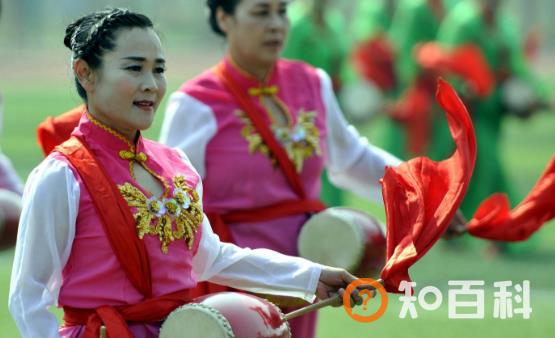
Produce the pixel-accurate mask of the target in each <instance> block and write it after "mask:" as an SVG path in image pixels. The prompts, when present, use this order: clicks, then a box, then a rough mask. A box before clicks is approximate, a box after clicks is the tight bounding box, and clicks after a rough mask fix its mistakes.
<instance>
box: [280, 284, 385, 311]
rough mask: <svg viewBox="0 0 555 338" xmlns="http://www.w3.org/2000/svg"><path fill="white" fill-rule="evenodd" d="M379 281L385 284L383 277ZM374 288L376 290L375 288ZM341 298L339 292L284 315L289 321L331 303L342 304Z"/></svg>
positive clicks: (334, 304)
mask: <svg viewBox="0 0 555 338" xmlns="http://www.w3.org/2000/svg"><path fill="white" fill-rule="evenodd" d="M377 282H378V283H380V284H382V285H383V280H382V279H378V280H377ZM373 290H375V288H374V289H373ZM341 298H343V297H342V296H340V295H339V294H336V295H335V296H333V297H330V298H328V299H325V300H323V301H320V302H318V303H314V304H310V305H308V306H305V307H303V308H300V309H298V310H295V311H291V312H289V313H287V314H285V315H284V317H285V320H287V321H289V320H291V319H293V318H297V317H299V316H302V315H305V314H307V313H309V312H312V311H316V310H319V309H321V308H324V307H326V306H329V305H332V306H337V305H341Z"/></svg>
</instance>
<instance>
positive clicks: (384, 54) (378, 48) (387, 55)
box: [352, 35, 397, 91]
mask: <svg viewBox="0 0 555 338" xmlns="http://www.w3.org/2000/svg"><path fill="white" fill-rule="evenodd" d="M352 60H353V64H354V66H355V68H356V70H357V72H358V73H359V74H361V75H362V76H363V77H364V78H365V79H366V80H369V81H372V82H374V83H375V84H376V85H377V86H378V87H379V88H380V89H381V90H383V91H388V90H391V89H393V88H394V87H395V86H396V85H397V77H396V75H395V56H394V54H393V47H392V46H391V43H390V42H389V41H388V40H387V39H386V38H385V36H383V35H380V36H377V37H374V38H372V39H369V40H367V41H364V42H362V43H360V44H359V45H357V46H356V47H355V50H354V52H353V54H352Z"/></svg>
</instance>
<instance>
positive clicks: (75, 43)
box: [64, 8, 153, 102]
mask: <svg viewBox="0 0 555 338" xmlns="http://www.w3.org/2000/svg"><path fill="white" fill-rule="evenodd" d="M135 27H138V28H152V27H153V26H152V21H150V19H149V18H148V17H146V16H145V15H142V14H139V13H134V12H131V11H129V10H128V9H122V8H109V9H105V10H102V11H97V12H93V13H91V14H89V15H85V16H83V17H81V18H79V19H77V20H75V21H74V22H73V23H71V24H70V25H69V26H67V28H66V34H65V37H64V45H66V47H67V48H69V49H70V50H71V52H72V60H76V59H82V60H84V61H86V62H87V64H88V65H89V67H91V69H98V68H100V67H101V65H102V56H103V55H104V53H105V52H106V51H111V50H113V49H114V47H115V45H114V40H115V35H116V32H117V31H119V30H120V29H123V28H135ZM75 85H76V87H77V93H79V96H81V98H82V99H83V100H84V101H85V102H86V101H87V93H86V92H85V89H84V88H83V87H82V86H81V84H80V83H79V81H78V80H77V76H76V77H75Z"/></svg>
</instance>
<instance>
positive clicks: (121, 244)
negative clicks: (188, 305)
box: [56, 136, 152, 298]
mask: <svg viewBox="0 0 555 338" xmlns="http://www.w3.org/2000/svg"><path fill="white" fill-rule="evenodd" d="M56 150H57V151H59V152H60V153H61V154H63V155H64V156H65V157H66V158H67V159H68V160H69V162H70V163H71V164H72V165H73V166H74V167H75V169H76V170H77V172H78V173H79V176H80V177H81V179H82V180H83V182H84V184H85V186H86V187H87V190H88V191H89V193H90V195H91V198H92V201H93V203H94V206H95V207H96V210H97V212H98V215H99V217H100V219H101V220H102V226H103V228H104V231H105V232H106V235H107V237H108V240H109V241H110V245H111V247H112V249H113V250H114V254H115V255H116V257H117V258H118V261H119V262H120V264H121V267H122V269H123V271H124V272H125V274H126V276H127V278H129V281H130V282H131V284H133V286H134V287H135V288H136V289H137V290H138V291H139V292H140V293H141V294H142V295H143V296H145V297H146V298H149V297H150V296H151V295H152V282H151V277H150V264H149V260H148V255H147V252H146V248H145V245H144V242H143V241H142V240H140V239H139V238H138V237H137V234H136V230H135V219H134V218H133V215H132V214H131V211H130V210H129V206H128V205H127V203H126V202H125V200H124V199H123V197H122V196H121V194H120V192H119V191H118V189H117V187H116V184H115V183H114V182H113V181H112V179H111V178H110V176H109V175H108V173H107V172H106V169H105V168H104V167H103V166H102V165H101V164H100V163H99V162H98V161H96V159H95V157H94V155H93V154H92V152H91V150H90V149H88V147H87V145H86V143H85V142H84V140H81V139H79V138H77V137H75V136H73V137H71V138H70V139H69V140H67V141H66V142H64V143H63V144H62V145H60V146H58V147H57V148H56Z"/></svg>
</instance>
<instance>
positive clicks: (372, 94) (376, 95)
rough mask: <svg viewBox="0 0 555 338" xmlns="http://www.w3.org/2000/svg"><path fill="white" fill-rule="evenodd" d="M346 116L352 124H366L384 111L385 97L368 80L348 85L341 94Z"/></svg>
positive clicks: (340, 97)
mask: <svg viewBox="0 0 555 338" xmlns="http://www.w3.org/2000/svg"><path fill="white" fill-rule="evenodd" d="M339 99H340V101H341V104H342V106H343V110H344V113H345V115H346V116H347V117H348V119H349V120H350V121H351V122H354V123H364V122H367V121H369V120H370V119H372V118H373V117H374V116H376V114H378V113H381V112H382V111H383V109H384V106H383V105H384V97H383V94H382V92H381V91H380V89H379V88H378V86H376V85H375V84H374V83H372V82H370V81H366V80H358V81H355V82H352V83H347V84H345V85H344V87H343V88H342V89H341V92H340V93H339Z"/></svg>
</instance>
